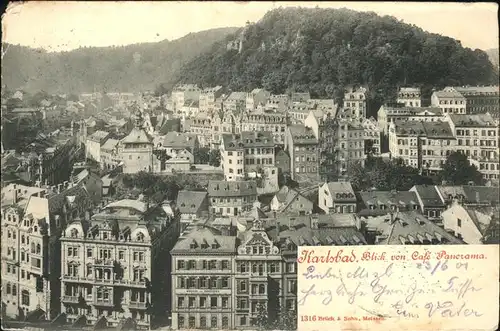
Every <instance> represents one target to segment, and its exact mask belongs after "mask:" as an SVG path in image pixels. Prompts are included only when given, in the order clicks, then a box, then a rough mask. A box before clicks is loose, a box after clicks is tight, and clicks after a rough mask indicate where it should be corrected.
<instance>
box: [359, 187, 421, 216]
mask: <svg viewBox="0 0 500 331" xmlns="http://www.w3.org/2000/svg"><path fill="white" fill-rule="evenodd" d="M358 196H359V197H360V201H361V204H362V206H361V208H362V212H364V209H365V208H366V209H367V210H366V212H365V213H368V214H369V213H371V212H373V213H374V214H376V213H377V212H378V211H380V212H381V215H384V214H388V213H389V212H390V211H391V210H392V208H393V207H392V206H395V208H396V209H397V208H399V209H400V210H406V209H414V208H413V206H418V205H419V203H418V198H417V195H416V193H415V192H409V191H371V192H359V193H358ZM381 206H385V207H384V208H385V209H382V208H381Z"/></svg>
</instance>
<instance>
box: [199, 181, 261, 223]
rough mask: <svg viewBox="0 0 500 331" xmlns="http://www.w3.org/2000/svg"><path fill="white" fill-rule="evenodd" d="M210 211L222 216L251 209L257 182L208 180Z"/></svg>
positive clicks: (255, 197) (238, 213) (255, 195)
mask: <svg viewBox="0 0 500 331" xmlns="http://www.w3.org/2000/svg"><path fill="white" fill-rule="evenodd" d="M207 191H208V197H209V199H210V208H211V212H212V213H213V214H216V215H222V216H235V215H240V214H242V213H244V212H247V211H249V210H251V209H252V205H253V203H254V202H255V201H256V200H257V183H256V182H255V181H253V180H250V181H229V182H227V181H217V180H211V181H209V182H208V190H207Z"/></svg>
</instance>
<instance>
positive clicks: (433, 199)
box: [411, 185, 444, 208]
mask: <svg viewBox="0 0 500 331" xmlns="http://www.w3.org/2000/svg"><path fill="white" fill-rule="evenodd" d="M411 190H412V191H416V193H417V195H418V197H419V198H420V200H422V203H423V205H424V208H426V207H444V202H443V200H442V199H441V196H440V195H439V193H438V191H437V189H436V186H434V185H415V186H413V188H412V189H411Z"/></svg>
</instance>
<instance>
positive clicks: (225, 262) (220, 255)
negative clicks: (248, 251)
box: [170, 227, 237, 330]
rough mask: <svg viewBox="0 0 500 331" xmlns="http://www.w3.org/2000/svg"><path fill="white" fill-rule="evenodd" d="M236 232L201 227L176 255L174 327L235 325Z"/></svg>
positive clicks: (179, 246)
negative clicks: (223, 231) (222, 231)
mask: <svg viewBox="0 0 500 331" xmlns="http://www.w3.org/2000/svg"><path fill="white" fill-rule="evenodd" d="M236 239H237V238H236V234H235V233H232V235H231V234H230V233H225V234H224V233H221V232H220V231H218V230H215V229H214V228H210V227H205V228H197V229H193V230H192V231H190V232H189V233H188V234H187V235H186V236H185V237H184V238H183V239H181V240H179V241H178V242H177V243H176V244H175V246H174V248H173V249H172V250H171V251H170V255H171V256H172V266H173V268H174V269H173V270H174V271H173V272H172V281H171V282H172V285H173V286H172V289H173V291H172V328H173V329H174V330H178V329H208V328H212V329H234V325H235V320H234V314H233V312H234V311H235V301H234V300H233V297H234V292H235V290H236V289H235V286H236V282H235V280H234V265H235V263H234V259H235V256H236V248H237V243H236Z"/></svg>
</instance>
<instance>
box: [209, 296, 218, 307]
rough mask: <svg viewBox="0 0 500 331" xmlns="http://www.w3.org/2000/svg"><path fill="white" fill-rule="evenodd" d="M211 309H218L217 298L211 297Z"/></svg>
mask: <svg viewBox="0 0 500 331" xmlns="http://www.w3.org/2000/svg"><path fill="white" fill-rule="evenodd" d="M210 307H211V308H216V307H217V297H211V298H210Z"/></svg>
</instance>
